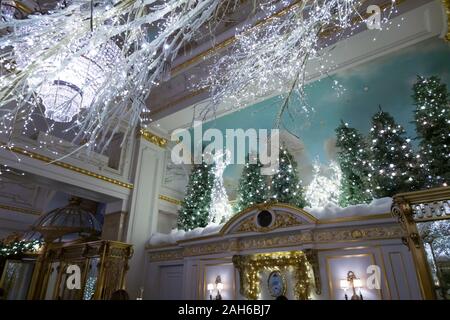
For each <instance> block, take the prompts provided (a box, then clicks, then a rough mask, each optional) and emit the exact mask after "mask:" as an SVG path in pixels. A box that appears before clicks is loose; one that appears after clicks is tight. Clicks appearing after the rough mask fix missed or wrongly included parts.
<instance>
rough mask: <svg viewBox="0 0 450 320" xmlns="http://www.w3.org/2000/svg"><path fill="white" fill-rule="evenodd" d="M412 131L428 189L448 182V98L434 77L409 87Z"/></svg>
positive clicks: (449, 178) (449, 120) (449, 155)
mask: <svg viewBox="0 0 450 320" xmlns="http://www.w3.org/2000/svg"><path fill="white" fill-rule="evenodd" d="M413 91H414V94H413V99H414V103H415V105H416V111H415V120H416V131H417V134H418V136H419V138H420V139H421V141H420V154H421V156H422V158H423V163H424V164H425V166H426V169H427V176H428V181H427V183H428V186H433V185H437V186H442V185H447V184H448V183H449V181H450V105H449V102H450V97H449V93H448V91H447V86H446V85H445V84H442V83H441V80H440V79H439V78H438V77H430V78H423V77H418V79H417V82H416V83H415V84H414V87H413Z"/></svg>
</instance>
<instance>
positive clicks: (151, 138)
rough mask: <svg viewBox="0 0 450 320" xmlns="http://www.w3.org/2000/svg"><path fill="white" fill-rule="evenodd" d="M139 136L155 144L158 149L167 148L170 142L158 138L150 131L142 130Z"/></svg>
mask: <svg viewBox="0 0 450 320" xmlns="http://www.w3.org/2000/svg"><path fill="white" fill-rule="evenodd" d="M139 136H140V137H142V138H144V139H145V140H147V141H148V142H150V143H153V144H155V145H157V146H158V147H161V148H165V147H166V146H167V143H168V140H167V139H165V138H163V137H160V136H157V135H156V134H154V133H151V132H150V131H147V130H145V129H140V130H139Z"/></svg>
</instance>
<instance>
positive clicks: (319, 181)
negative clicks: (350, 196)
mask: <svg viewBox="0 0 450 320" xmlns="http://www.w3.org/2000/svg"><path fill="white" fill-rule="evenodd" d="M313 167H314V170H313V175H314V176H313V180H312V181H311V183H310V184H309V185H308V187H307V188H306V192H305V197H306V200H307V201H308V202H309V204H310V206H311V207H314V208H317V207H323V206H325V205H327V204H328V203H333V204H335V205H337V204H338V203H339V197H340V193H341V178H342V172H341V168H339V165H338V164H337V163H336V162H335V161H331V162H330V165H329V167H328V169H327V171H328V172H327V173H328V174H324V173H323V172H321V171H322V170H321V165H320V162H319V160H318V159H316V160H315V162H314V164H313Z"/></svg>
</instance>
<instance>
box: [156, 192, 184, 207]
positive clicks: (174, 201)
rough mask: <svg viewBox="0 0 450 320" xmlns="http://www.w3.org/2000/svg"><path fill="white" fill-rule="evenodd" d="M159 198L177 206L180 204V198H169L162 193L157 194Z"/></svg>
mask: <svg viewBox="0 0 450 320" xmlns="http://www.w3.org/2000/svg"><path fill="white" fill-rule="evenodd" d="M159 199H160V200H163V201H167V202H169V203H172V204H174V205H177V206H179V205H181V200H178V199H175V198H171V197H169V196H165V195H162V194H160V195H159Z"/></svg>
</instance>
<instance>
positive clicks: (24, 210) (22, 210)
mask: <svg viewBox="0 0 450 320" xmlns="http://www.w3.org/2000/svg"><path fill="white" fill-rule="evenodd" d="M0 209H4V210H8V211H15V212H20V213H26V214H32V215H35V216H40V215H41V214H42V212H41V211H38V210H33V209H27V208H20V207H14V206H9V205H5V204H0Z"/></svg>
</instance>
